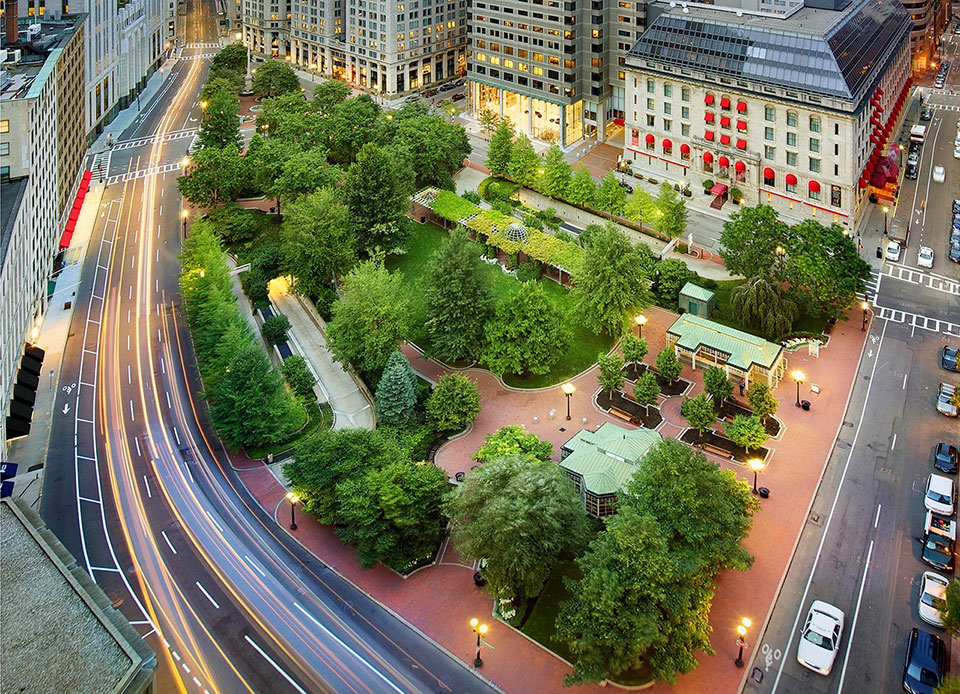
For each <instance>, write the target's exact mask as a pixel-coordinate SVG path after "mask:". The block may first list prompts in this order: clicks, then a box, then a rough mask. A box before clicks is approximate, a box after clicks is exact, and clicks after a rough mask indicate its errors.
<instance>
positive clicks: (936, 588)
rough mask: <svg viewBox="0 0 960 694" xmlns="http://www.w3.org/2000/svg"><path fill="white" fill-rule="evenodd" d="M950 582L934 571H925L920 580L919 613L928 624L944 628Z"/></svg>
mask: <svg viewBox="0 0 960 694" xmlns="http://www.w3.org/2000/svg"><path fill="white" fill-rule="evenodd" d="M948 583H949V581H948V580H947V579H946V578H944V577H943V576H941V575H940V574H938V573H934V572H933V571H924V572H923V576H922V577H921V578H920V600H919V602H918V603H917V612H919V613H920V619H922V620H923V621H925V622H926V623H927V624H932V625H933V626H935V627H940V628H941V629H942V628H943V613H944V611H945V610H946V609H947V584H948Z"/></svg>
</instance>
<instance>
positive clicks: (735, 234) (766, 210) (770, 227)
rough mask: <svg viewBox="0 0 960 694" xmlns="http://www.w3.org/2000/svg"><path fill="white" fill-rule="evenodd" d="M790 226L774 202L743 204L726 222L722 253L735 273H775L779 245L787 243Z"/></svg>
mask: <svg viewBox="0 0 960 694" xmlns="http://www.w3.org/2000/svg"><path fill="white" fill-rule="evenodd" d="M788 235H789V227H788V226H787V225H786V224H785V223H784V222H782V221H780V218H779V217H778V216H777V212H776V210H774V209H773V208H772V207H770V205H756V206H754V207H741V208H740V209H738V210H737V211H736V212H734V213H733V214H731V215H730V219H729V220H728V221H726V222H724V224H723V232H722V233H721V234H720V246H721V248H720V256H721V257H722V258H723V262H724V264H725V265H726V266H727V270H729V271H730V273H731V274H734V275H743V276H744V277H748V278H750V277H760V276H764V275H771V274H774V271H775V269H776V268H775V265H776V264H777V262H778V256H777V248H778V247H781V248H782V247H783V246H784V244H785V243H786V241H787V237H788Z"/></svg>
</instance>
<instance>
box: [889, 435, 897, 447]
mask: <svg viewBox="0 0 960 694" xmlns="http://www.w3.org/2000/svg"><path fill="white" fill-rule="evenodd" d="M896 447H897V435H896V434H894V435H893V440H892V441H891V442H890V450H891V451H892V450H893V449H894V448H896Z"/></svg>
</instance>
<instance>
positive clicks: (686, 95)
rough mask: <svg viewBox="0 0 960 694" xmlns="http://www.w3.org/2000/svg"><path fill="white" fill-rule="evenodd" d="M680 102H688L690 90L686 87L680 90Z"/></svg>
mask: <svg viewBox="0 0 960 694" xmlns="http://www.w3.org/2000/svg"><path fill="white" fill-rule="evenodd" d="M680 100H681V101H690V89H689V88H688V87H681V88H680Z"/></svg>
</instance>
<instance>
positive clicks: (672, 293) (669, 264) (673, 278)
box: [653, 258, 697, 308]
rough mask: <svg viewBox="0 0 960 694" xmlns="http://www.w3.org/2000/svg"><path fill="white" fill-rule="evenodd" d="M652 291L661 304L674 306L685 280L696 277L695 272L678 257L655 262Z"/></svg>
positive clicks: (688, 280) (689, 280)
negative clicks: (654, 277)
mask: <svg viewBox="0 0 960 694" xmlns="http://www.w3.org/2000/svg"><path fill="white" fill-rule="evenodd" d="M655 274H656V280H655V281H654V287H653V291H654V294H656V296H657V300H658V301H659V302H660V305H661V306H668V307H670V308H675V307H676V305H677V301H678V300H679V298H680V290H681V289H683V285H685V284H686V283H687V282H692V281H693V280H695V279H696V278H697V273H695V272H694V271H693V270H691V269H690V268H688V267H687V264H686V263H685V262H683V261H682V260H680V259H679V258H665V259H663V260H661V261H660V262H659V263H657V269H656V273H655Z"/></svg>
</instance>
